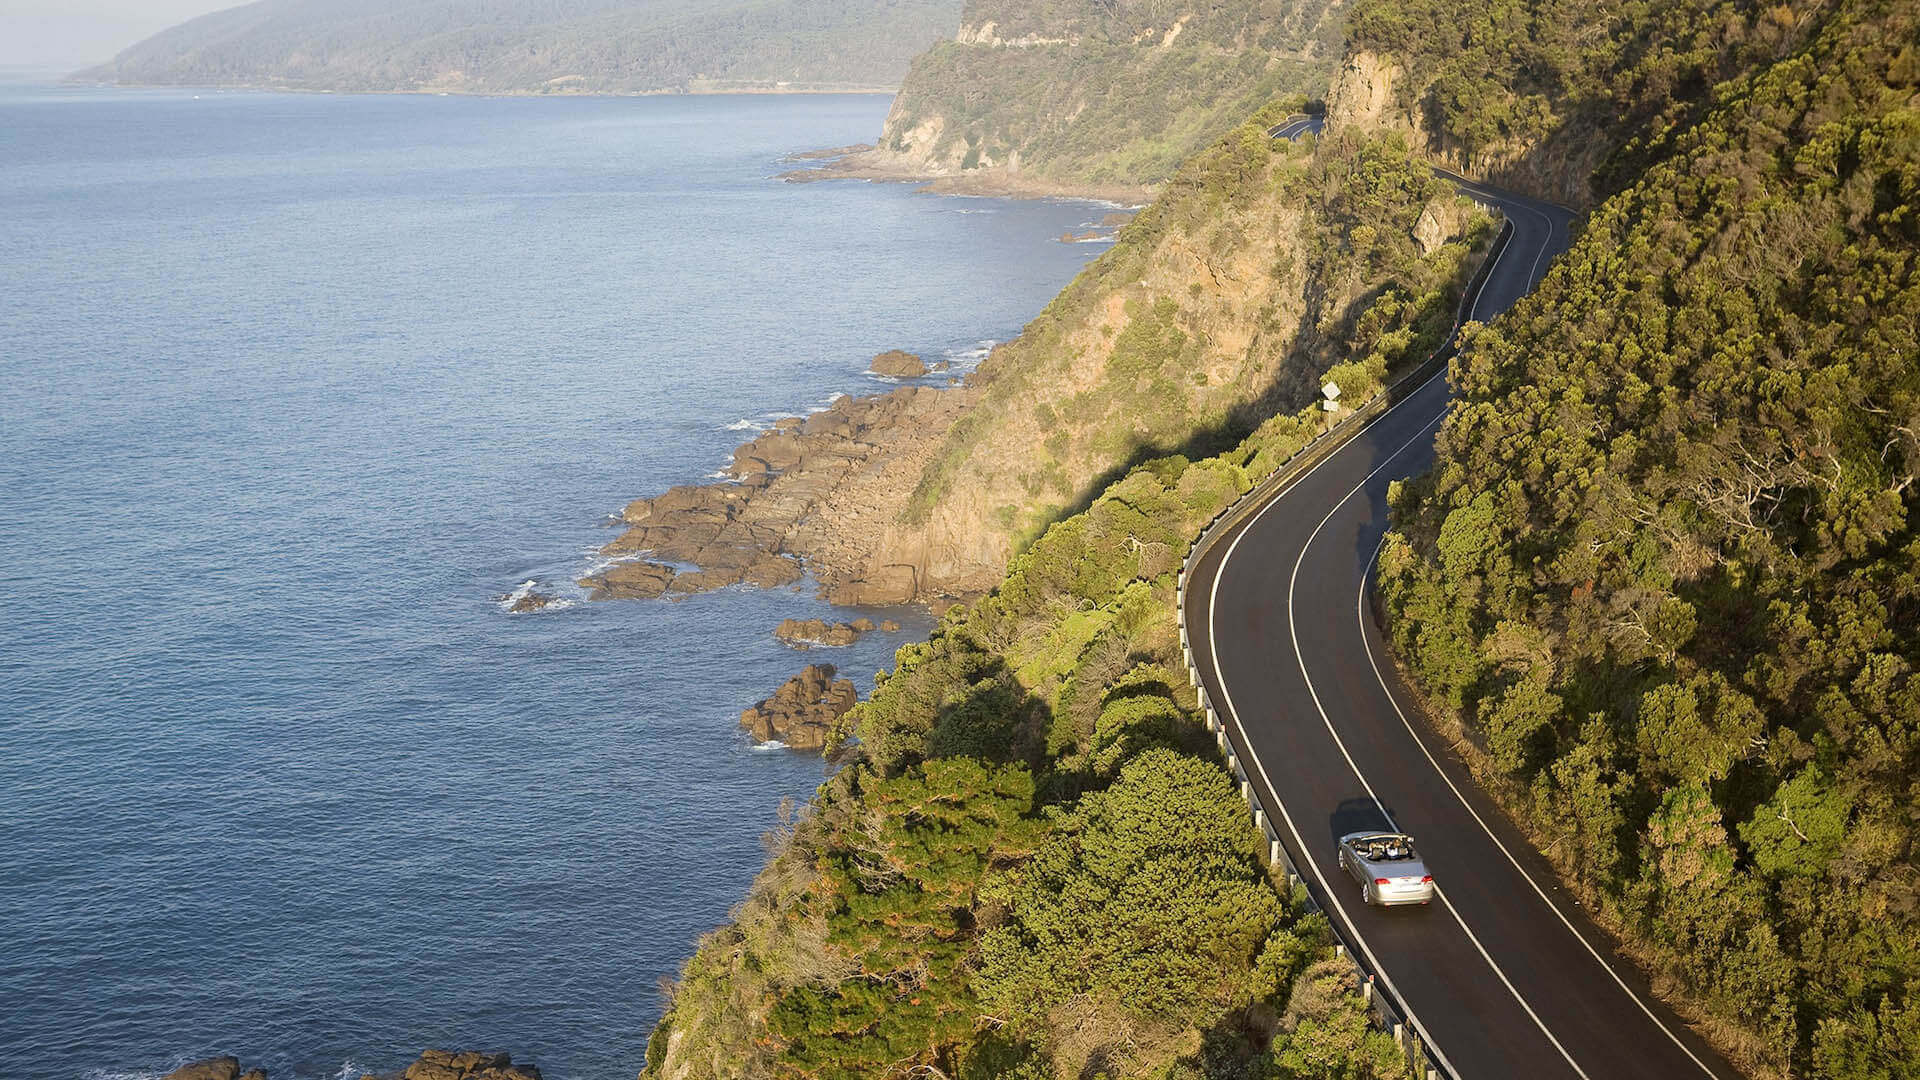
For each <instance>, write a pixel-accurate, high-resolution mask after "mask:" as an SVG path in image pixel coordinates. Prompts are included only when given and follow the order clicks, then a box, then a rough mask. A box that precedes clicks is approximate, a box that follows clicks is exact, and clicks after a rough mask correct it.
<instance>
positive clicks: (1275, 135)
mask: <svg viewBox="0 0 1920 1080" xmlns="http://www.w3.org/2000/svg"><path fill="white" fill-rule="evenodd" d="M1326 126H1327V118H1326V116H1325V115H1324V114H1323V115H1320V116H1308V115H1307V114H1306V113H1295V114H1293V115H1292V116H1289V117H1287V118H1286V119H1285V120H1282V121H1281V122H1279V123H1278V124H1275V125H1273V126H1272V127H1270V128H1268V129H1267V138H1269V139H1297V138H1299V137H1300V136H1302V135H1318V134H1320V129H1321V128H1324V127H1326Z"/></svg>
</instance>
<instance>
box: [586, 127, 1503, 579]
mask: <svg viewBox="0 0 1920 1080" xmlns="http://www.w3.org/2000/svg"><path fill="white" fill-rule="evenodd" d="M1297 101H1298V99H1294V102H1288V103H1279V104H1276V105H1275V106H1273V107H1271V108H1269V109H1267V110H1264V111H1262V112H1261V113H1259V114H1257V115H1256V121H1255V122H1254V123H1250V124H1248V125H1245V126H1242V127H1240V128H1239V129H1237V130H1235V131H1233V132H1231V133H1230V134H1229V135H1228V136H1227V137H1226V138H1224V139H1221V140H1219V141H1218V142H1216V143H1215V144H1214V145H1213V146H1211V147H1209V148H1207V149H1206V150H1205V151H1204V152H1203V153H1201V154H1199V155H1197V156H1196V157H1195V158H1194V159H1193V160H1192V161H1191V162H1189V163H1188V164H1187V166H1186V167H1185V168H1184V169H1182V170H1181V172H1180V173H1179V174H1178V175H1177V176H1176V177H1175V178H1174V179H1173V180H1172V181H1170V182H1169V183H1168V184H1167V185H1166V190H1165V192H1164V194H1163V195H1162V196H1161V198H1160V199H1159V200H1158V201H1157V202H1156V203H1154V205H1152V206H1150V207H1149V208H1147V209H1146V210H1145V211H1143V212H1142V213H1140V214H1139V215H1138V216H1136V217H1135V218H1134V219H1133V221H1132V222H1131V223H1129V224H1128V225H1127V226H1126V227H1125V228H1124V229H1123V230H1122V231H1121V232H1120V234H1119V238H1118V242H1117V243H1115V244H1114V246H1113V247H1112V248H1111V249H1110V250H1108V251H1107V253H1106V254H1104V255H1102V256H1101V257H1100V258H1099V259H1097V260H1096V261H1095V262H1094V263H1093V264H1092V265H1091V266H1089V267H1088V268H1087V269H1086V270H1085V271H1083V272H1082V273H1081V275H1080V276H1079V277H1078V278H1076V279H1075V281H1074V282H1073V283H1072V284H1071V285H1069V286H1068V287H1067V289H1066V290H1065V291H1063V292H1062V293H1061V294H1060V295H1059V296H1058V297H1057V298H1055V300H1054V301H1053V302H1052V303H1050V304H1049V305H1048V306H1047V307H1046V309H1045V310H1043V311H1042V312H1041V313H1040V315H1039V316H1037V317H1036V318H1035V319H1034V320H1033V321H1032V322H1031V323H1029V324H1028V325H1027V327H1026V328H1025V329H1024V331H1023V332H1022V333H1021V335H1020V336H1019V338H1018V339H1016V340H1014V341H1011V342H1008V343H1006V344H1004V345H1001V346H999V347H997V348H995V349H994V350H993V352H992V354H991V355H990V356H988V357H987V358H986V359H985V360H984V361H982V363H981V364H980V366H979V368H977V369H976V370H975V371H974V372H972V373H971V374H970V375H968V377H967V378H966V380H965V383H964V385H962V386H959V387H956V388H953V389H936V388H934V387H932V386H924V385H920V386H908V387H904V388H902V389H901V390H898V391H895V392H894V393H893V394H890V395H886V396H884V397H881V398H865V399H857V400H853V399H849V400H847V401H843V402H842V403H841V404H839V405H837V406H836V407H835V408H834V409H832V410H829V411H828V412H826V413H821V414H817V415H816V416H813V417H809V418H806V419H805V421H804V423H802V422H801V421H800V420H798V419H796V420H795V421H793V424H794V426H791V427H782V428H781V429H779V430H776V431H774V432H770V433H769V434H767V435H765V436H762V437H761V438H760V439H758V440H756V441H755V442H753V443H751V444H749V445H747V446H744V447H742V448H741V449H740V450H739V451H737V452H736V454H735V456H734V465H733V468H732V472H733V474H734V476H735V477H736V478H737V479H738V480H739V481H741V482H740V483H738V484H722V485H717V486H707V487H703V488H680V489H675V490H674V491H672V492H668V493H667V494H666V495H664V496H662V497H660V498H657V499H650V500H640V501H637V502H635V503H633V504H632V505H630V506H629V507H628V508H627V510H626V512H625V520H626V522H627V523H628V524H629V525H630V526H631V528H630V530H629V531H628V532H627V533H626V534H625V535H623V536H621V537H620V538H619V539H617V540H615V541H614V542H613V543H612V544H610V545H608V546H607V549H606V554H608V555H616V556H617V555H630V554H638V553H651V556H652V557H653V558H655V559H658V560H663V561H664V562H667V563H693V564H696V565H698V566H699V567H701V568H702V571H703V574H702V575H692V576H687V577H683V578H679V579H675V582H674V584H673V585H672V586H671V587H673V588H676V589H692V588H696V587H700V586H702V585H704V584H707V583H712V584H714V585H724V584H730V583H732V582H734V581H739V580H742V578H743V576H744V577H745V578H746V579H747V580H753V581H756V582H760V583H780V581H781V580H782V579H783V578H784V580H792V578H793V577H796V576H797V575H798V570H797V569H796V568H794V567H793V566H792V563H791V562H790V561H789V560H788V559H786V558H782V557H783V556H793V557H798V558H800V559H802V560H804V561H805V562H806V563H807V564H808V566H809V569H811V570H812V571H813V573H814V574H815V576H816V577H817V578H818V579H819V581H820V583H821V585H822V587H823V591H824V593H825V595H826V596H827V597H828V598H829V599H832V600H834V601H836V602H840V603H852V604H889V603H909V602H915V601H919V602H932V601H937V600H940V599H942V598H946V599H954V598H966V597H971V596H977V595H978V594H980V593H983V592H986V591H987V590H989V589H991V588H993V587H994V586H995V585H996V584H997V583H998V582H999V581H1000V578H1001V575H1002V574H1003V573H1004V572H1005V570H1006V566H1007V563H1008V561H1009V560H1010V559H1011V558H1012V557H1013V555H1014V554H1015V553H1016V552H1017V551H1019V550H1020V548H1022V547H1023V546H1025V545H1026V544H1027V543H1029V542H1030V541H1031V540H1032V539H1033V538H1035V537H1037V536H1039V535H1040V534H1041V533H1042V532H1043V531H1045V529H1046V528H1047V527H1048V526H1049V525H1051V524H1052V523H1053V522H1055V521H1057V520H1058V519H1060V518H1061V517H1063V516H1065V515H1067V514H1070V513H1072V512H1074V511H1075V510H1076V509H1079V508H1081V507H1083V506H1085V505H1086V504H1087V502H1088V501H1089V500H1091V499H1092V498H1093V497H1094V496H1095V495H1097V494H1099V492H1100V491H1101V489H1102V488H1104V487H1105V485H1106V484H1107V483H1108V482H1110V481H1111V480H1112V479H1113V478H1114V477H1116V476H1118V475H1119V474H1120V473H1122V472H1124V471H1125V470H1126V469H1127V468H1128V467H1129V466H1130V465H1132V464H1134V463H1136V462H1139V461H1142V460H1145V459H1148V458H1152V457H1159V456H1163V455H1166V454H1172V453H1184V454H1188V455H1189V456H1198V455H1202V454H1207V453H1212V452H1214V451H1217V450H1218V449H1220V448H1221V447H1224V446H1228V445H1231V444H1232V443H1233V442H1235V441H1237V440H1238V439H1239V438H1241V437H1244V436H1245V434H1246V433H1247V432H1248V431H1250V430H1252V429H1253V427H1254V426H1255V425H1257V424H1258V423H1259V422H1260V421H1261V419H1263V418H1264V417H1267V416H1271V415H1273V414H1274V413H1275V412H1284V411H1291V410H1293V409H1296V408H1299V407H1300V406H1301V405H1302V404H1304V403H1306V402H1307V401H1308V400H1310V399H1312V398H1313V397H1315V396H1317V395H1318V393H1319V388H1320V386H1321V383H1322V378H1323V376H1324V375H1326V373H1328V372H1329V371H1330V370H1331V371H1334V372H1335V374H1334V376H1333V377H1334V378H1336V379H1337V381H1338V382H1339V383H1340V385H1341V386H1342V387H1345V388H1347V389H1348V390H1349V391H1358V390H1360V389H1362V388H1364V387H1366V386H1368V385H1370V384H1373V383H1376V382H1377V381H1378V380H1379V379H1380V378H1381V376H1382V374H1383V372H1384V370H1385V368H1386V366H1387V364H1388V361H1389V358H1390V357H1392V356H1396V355H1398V354H1399V353H1400V352H1402V351H1404V350H1405V349H1407V348H1409V347H1410V343H1417V342H1419V341H1424V340H1428V339H1430V338H1431V336H1432V335H1433V334H1435V333H1437V332H1438V328H1440V327H1443V326H1444V325H1445V324H1446V323H1448V322H1449V321H1450V318H1451V313H1452V308H1451V306H1450V305H1451V303H1452V301H1451V296H1452V295H1453V290H1454V289H1455V288H1456V287H1457V285H1458V283H1459V280H1460V278H1461V276H1462V275H1463V273H1464V272H1465V262H1466V257H1467V254H1468V252H1467V247H1466V245H1465V244H1463V243H1462V242H1461V240H1462V239H1463V238H1464V237H1466V236H1467V235H1468V234H1469V233H1470V231H1471V230H1472V229H1473V227H1474V223H1473V213H1472V209H1471V205H1470V204H1469V203H1467V202H1466V200H1464V199H1460V198H1458V197H1457V196H1456V195H1455V194H1454V193H1453V191H1452V189H1451V188H1450V187H1449V186H1448V185H1446V184H1443V183H1441V182H1440V181H1438V180H1436V179H1434V178H1433V177H1432V176H1431V175H1430V174H1429V173H1428V172H1427V171H1426V170H1425V169H1423V168H1416V167H1414V166H1412V165H1410V164H1409V163H1408V159H1407V152H1406V148H1405V147H1404V145H1401V144H1399V143H1397V142H1396V141H1394V140H1393V139H1385V140H1379V139H1369V138H1366V137H1362V136H1359V135H1351V134H1350V135H1345V136H1340V137H1336V138H1330V139H1325V140H1312V139H1310V140H1308V141H1307V142H1306V143H1291V142H1287V141H1285V140H1274V139H1269V138H1267V137H1266V130H1265V128H1263V127H1260V126H1259V125H1260V124H1262V123H1264V124H1272V123H1275V122H1277V121H1278V120H1280V119H1281V118H1283V117H1284V116H1285V115H1286V114H1287V111H1288V108H1289V107H1291V105H1292V104H1295V103H1297ZM625 572H626V573H628V574H632V575H635V576H636V582H635V585H636V588H635V590H634V591H637V592H641V593H642V594H644V593H645V592H654V593H655V594H657V588H656V587H655V586H653V585H649V584H648V582H658V583H659V587H668V586H666V584H665V581H664V579H663V578H662V577H661V576H660V575H662V574H663V573H664V574H665V576H666V577H672V573H671V571H669V570H667V568H666V567H665V566H664V565H663V564H662V563H655V564H653V568H648V567H645V566H636V567H633V568H631V569H629V570H627V571H625ZM639 577H645V578H646V580H645V581H640V580H638V578H639ZM642 586H644V588H642ZM605 591H609V592H615V591H617V590H605Z"/></svg>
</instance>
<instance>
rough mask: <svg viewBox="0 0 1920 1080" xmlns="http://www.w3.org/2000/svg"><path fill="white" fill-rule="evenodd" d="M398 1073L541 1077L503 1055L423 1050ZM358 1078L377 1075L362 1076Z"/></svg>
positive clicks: (450, 1079)
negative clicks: (418, 1057) (416, 1059)
mask: <svg viewBox="0 0 1920 1080" xmlns="http://www.w3.org/2000/svg"><path fill="white" fill-rule="evenodd" d="M400 1076H401V1080H540V1070H539V1069H537V1068H535V1067H533V1066H532V1065H515V1064H514V1063H513V1058H512V1057H510V1056H508V1055H506V1054H483V1053H479V1052H477V1051H472V1050H469V1051H465V1052H461V1053H453V1052H449V1051H446V1050H425V1051H422V1052H421V1054H420V1060H418V1061H416V1062H414V1063H413V1064H411V1065H409V1066H407V1069H406V1071H405V1072H403V1073H401V1074H400ZM361 1080H378V1078H376V1077H371V1076H364V1077H361Z"/></svg>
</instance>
